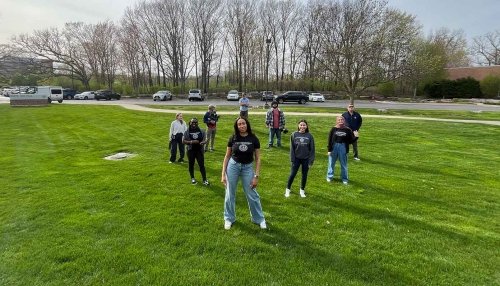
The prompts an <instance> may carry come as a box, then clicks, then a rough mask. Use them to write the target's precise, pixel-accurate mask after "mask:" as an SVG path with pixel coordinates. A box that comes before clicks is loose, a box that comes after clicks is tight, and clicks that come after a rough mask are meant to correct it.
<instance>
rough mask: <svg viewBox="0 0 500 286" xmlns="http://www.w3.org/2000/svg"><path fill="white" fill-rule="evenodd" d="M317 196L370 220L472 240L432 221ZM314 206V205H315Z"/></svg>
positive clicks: (326, 204) (334, 205) (451, 237)
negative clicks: (386, 221)
mask: <svg viewBox="0 0 500 286" xmlns="http://www.w3.org/2000/svg"><path fill="white" fill-rule="evenodd" d="M315 197H317V198H319V200H317V202H318V203H321V204H323V205H324V206H329V207H331V208H339V209H343V210H344V211H346V212H351V213H355V214H358V215H360V216H362V217H365V218H367V219H369V220H388V221H390V222H391V223H394V224H397V225H400V226H404V227H407V228H410V229H419V230H421V231H423V233H425V232H428V231H431V232H434V233H437V234H440V235H442V236H446V237H447V238H450V239H454V240H461V241H470V237H469V235H465V234H462V233H458V232H456V231H454V230H450V229H446V228H444V227H442V226H435V225H433V224H431V223H428V222H425V221H421V220H416V219H412V218H409V217H402V216H400V215H397V214H394V213H391V212H388V211H383V210H378V209H374V208H369V207H363V206H361V205H355V204H350V203H347V202H345V201H340V200H339V201H337V200H332V199H330V198H327V197H325V196H323V195H321V194H316V195H315ZM313 207H314V206H313Z"/></svg>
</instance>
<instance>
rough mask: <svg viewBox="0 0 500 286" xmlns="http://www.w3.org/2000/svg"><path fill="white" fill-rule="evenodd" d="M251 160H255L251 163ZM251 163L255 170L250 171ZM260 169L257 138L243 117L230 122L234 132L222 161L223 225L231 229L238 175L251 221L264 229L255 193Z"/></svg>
mask: <svg viewBox="0 0 500 286" xmlns="http://www.w3.org/2000/svg"><path fill="white" fill-rule="evenodd" d="M254 163H255V164H254ZM254 166H255V171H254V169H253V168H254ZM259 172H260V142H259V139H258V138H257V136H255V135H254V134H253V132H252V128H251V127H250V122H249V121H248V119H247V118H244V117H239V118H237V119H236V121H235V122H234V134H233V135H232V136H231V137H230V138H229V141H228V143H227V149H226V156H225V157H224V162H223V164H222V176H221V182H222V183H223V184H224V186H225V187H226V196H225V199H224V228H225V229H231V226H232V225H233V223H234V222H235V221H236V189H237V186H238V181H239V180H240V178H241V182H242V184H243V191H244V192H245V196H246V198H247V201H248V207H249V208H250V215H251V219H252V222H253V223H256V224H258V225H259V226H260V228H261V229H266V228H267V225H266V220H265V218H264V212H263V211H262V205H261V203H260V196H259V194H258V193H257V190H256V188H257V185H258V182H259Z"/></svg>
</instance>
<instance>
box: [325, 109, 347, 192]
mask: <svg viewBox="0 0 500 286" xmlns="http://www.w3.org/2000/svg"><path fill="white" fill-rule="evenodd" d="M353 140H354V134H353V132H352V130H351V129H350V128H349V127H347V126H345V119H344V117H343V116H337V120H336V124H335V126H334V127H333V128H332V129H331V130H330V133H329V134H328V171H327V173H326V181H327V182H331V181H332V180H333V176H334V172H335V162H336V161H337V159H338V160H339V161H340V177H341V179H342V183H343V184H344V185H347V183H348V182H349V176H348V172H347V148H348V146H349V144H351V143H352V141H353Z"/></svg>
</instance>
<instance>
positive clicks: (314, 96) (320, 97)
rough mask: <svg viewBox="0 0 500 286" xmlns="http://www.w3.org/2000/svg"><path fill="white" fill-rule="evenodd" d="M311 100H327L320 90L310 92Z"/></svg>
mask: <svg viewBox="0 0 500 286" xmlns="http://www.w3.org/2000/svg"><path fill="white" fill-rule="evenodd" d="M309 101H318V102H325V97H324V96H323V95H322V94H321V93H318V92H312V93H310V94H309Z"/></svg>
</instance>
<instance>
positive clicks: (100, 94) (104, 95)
mask: <svg viewBox="0 0 500 286" xmlns="http://www.w3.org/2000/svg"><path fill="white" fill-rule="evenodd" d="M94 97H95V99H96V100H100V99H106V100H111V99H117V100H118V99H120V98H121V97H122V96H121V95H120V94H119V93H116V92H112V91H111V90H109V89H100V90H98V91H96V92H95V94H94Z"/></svg>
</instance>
